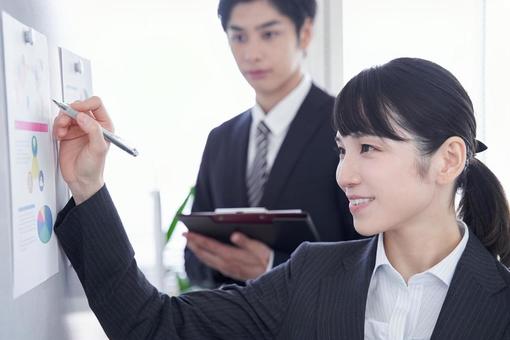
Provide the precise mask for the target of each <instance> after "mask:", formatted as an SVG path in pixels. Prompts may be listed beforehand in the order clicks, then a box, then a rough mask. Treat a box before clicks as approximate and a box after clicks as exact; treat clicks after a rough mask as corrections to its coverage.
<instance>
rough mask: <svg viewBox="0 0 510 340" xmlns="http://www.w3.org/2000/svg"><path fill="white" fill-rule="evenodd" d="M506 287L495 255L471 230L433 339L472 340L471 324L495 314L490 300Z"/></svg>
mask: <svg viewBox="0 0 510 340" xmlns="http://www.w3.org/2000/svg"><path fill="white" fill-rule="evenodd" d="M505 287H506V283H505V282H504V281H503V279H502V278H501V275H500V274H499V272H498V269H497V267H496V264H495V261H494V258H493V257H492V255H491V254H489V252H488V251H487V250H486V249H485V247H484V246H483V245H482V244H481V242H480V241H479V240H478V238H476V236H475V235H474V234H473V233H472V232H470V234H469V241H468V243H467V245H466V249H465V250H464V253H463V254H462V256H461V258H460V260H459V263H458V264H457V267H456V269H455V274H454V275H453V278H452V282H451V284H450V288H449V289H448V293H447V295H446V298H445V301H444V303H443V306H442V308H441V312H440V313H439V317H438V320H437V322H436V326H435V328H434V332H433V333H432V337H431V339H468V338H470V335H471V336H473V334H471V333H470V331H469V330H470V327H480V325H479V324H478V321H479V317H480V315H490V313H494V308H495V306H494V305H493V304H492V305H491V303H490V302H489V301H491V300H490V297H491V295H493V294H495V293H497V292H498V291H500V290H501V289H503V288H505ZM473 307H475V308H473ZM477 325H478V326H477Z"/></svg>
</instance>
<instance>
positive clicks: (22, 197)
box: [2, 12, 58, 298]
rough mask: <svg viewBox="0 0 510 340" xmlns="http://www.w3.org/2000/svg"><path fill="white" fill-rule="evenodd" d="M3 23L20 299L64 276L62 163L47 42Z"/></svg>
mask: <svg viewBox="0 0 510 340" xmlns="http://www.w3.org/2000/svg"><path fill="white" fill-rule="evenodd" d="M2 19H3V41H4V59H5V78H6V79H5V84H6V95H7V111H8V112H7V117H8V131H9V160H10V161H9V163H10V177H11V178H10V183H11V206H12V241H13V246H12V249H13V273H14V282H13V296H14V298H16V297H18V296H20V295H22V294H24V293H25V292H27V291H29V290H30V289H32V288H34V287H35V286H37V285H39V284H40V283H42V282H44V281H45V280H47V279H48V278H50V277H51V276H52V275H54V274H56V273H57V272H58V247H57V241H56V238H55V235H54V233H53V224H54V222H55V217H56V211H55V209H56V208H55V207H56V191H55V190H56V189H55V178H56V177H55V165H56V158H55V147H54V143H53V138H52V134H51V128H52V126H51V124H52V117H51V115H50V80H49V65H48V44H47V41H46V37H45V36H44V35H42V34H40V33H38V32H36V31H35V30H31V29H30V28H29V27H27V26H25V25H23V24H22V23H20V22H18V21H17V20H15V19H14V18H12V17H11V16H9V15H8V14H6V13H5V12H4V13H2ZM29 31H30V32H31V33H30V35H31V37H32V39H31V40H32V43H30V42H27V41H26V40H25V34H26V33H25V32H29Z"/></svg>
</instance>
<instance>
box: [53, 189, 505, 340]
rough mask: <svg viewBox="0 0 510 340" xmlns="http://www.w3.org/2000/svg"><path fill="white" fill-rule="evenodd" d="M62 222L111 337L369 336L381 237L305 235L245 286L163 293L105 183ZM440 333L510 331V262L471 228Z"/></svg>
mask: <svg viewBox="0 0 510 340" xmlns="http://www.w3.org/2000/svg"><path fill="white" fill-rule="evenodd" d="M55 232H56V234H57V236H58V238H59V240H60V242H61V244H62V247H63V249H64V251H65V252H66V254H67V256H68V257H69V259H70V261H71V263H72V264H73V267H74V268H75V270H76V272H77V273H78V276H79V278H80V280H81V282H82V284H83V286H84V289H85V292H86V294H87V297H88V300H89V304H90V307H91V308H92V310H93V311H94V313H95V314H96V316H97V318H98V319H99V321H100V323H101V325H102V326H103V328H104V330H105V332H106V334H107V335H108V336H109V337H110V338H111V339H123V340H126V339H229V340H231V339H317V340H319V339H320V340H326V339H335V340H339V339H346V340H356V339H363V337H364V336H363V331H364V314H365V305H366V297H367V291H368V286H369V281H370V277H371V274H372V270H373V266H374V262H375V253H376V248H377V238H372V239H366V240H359V241H349V242H338V243H315V244H313V243H304V244H302V245H301V246H300V247H299V248H298V249H297V250H296V251H295V252H294V254H293V255H292V256H291V258H290V260H289V261H288V262H286V263H284V264H282V265H280V266H278V267H276V268H275V269H273V270H272V271H271V272H269V273H268V274H266V275H263V276H262V277H260V278H259V279H257V280H254V281H250V282H249V283H248V284H247V286H246V287H239V286H235V285H230V286H226V287H224V288H222V289H220V290H214V291H202V292H195V293H190V294H186V295H181V296H179V297H168V296H166V295H164V294H161V293H159V292H158V291H157V290H156V289H155V288H154V287H153V286H152V285H150V283H149V282H148V281H147V280H146V279H145V277H144V276H143V274H142V273H141V272H140V270H139V269H138V267H137V265H136V261H135V259H134V252H133V250H132V248H131V245H130V243H129V240H128V239H127V236H126V234H125V232H124V229H123V227H122V222H121V221H120V218H119V216H118V214H117V212H116V210H115V207H114V205H113V202H112V201H111V198H110V196H109V194H108V191H107V189H106V187H103V188H102V189H101V190H100V191H99V192H98V193H96V194H95V195H94V196H93V197H91V198H90V199H89V200H87V201H86V202H84V203H82V204H81V205H79V206H74V203H73V201H72V200H71V201H70V202H69V204H68V205H67V206H66V207H65V208H64V209H63V210H62V211H61V212H60V214H59V216H58V218H57V222H56V226H55ZM432 339H435V340H438V339H441V340H443V339H444V340H446V339H448V340H456V339H458V340H479V339H490V340H508V339H510V272H509V271H508V269H506V268H505V267H504V266H502V265H501V264H500V263H499V262H498V261H497V260H496V259H495V258H494V257H493V256H492V255H491V254H489V252H488V251H487V250H486V249H485V248H484V247H483V246H482V244H481V243H480V241H479V240H478V239H477V238H476V236H475V235H473V234H470V235H469V241H468V244H467V246H466V249H465V251H464V253H463V255H462V257H461V259H460V261H459V263H458V265H457V268H456V270H455V274H454V276H453V279H452V282H451V285H450V289H449V291H448V294H447V296H446V299H445V301H444V304H443V307H442V309H441V312H440V315H439V318H438V321H437V323H436V326H435V329H434V332H433V335H432Z"/></svg>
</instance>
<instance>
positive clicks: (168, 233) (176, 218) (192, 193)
mask: <svg viewBox="0 0 510 340" xmlns="http://www.w3.org/2000/svg"><path fill="white" fill-rule="evenodd" d="M193 197H195V187H191V189H190V190H189V193H188V195H187V196H186V198H185V199H184V202H182V203H181V205H180V206H179V209H177V211H176V212H175V215H174V217H173V219H172V222H170V225H169V226H168V230H167V231H166V237H165V244H166V243H168V241H170V238H171V237H172V234H173V233H174V230H175V227H176V226H177V222H179V216H180V215H181V214H182V211H183V210H184V208H186V205H187V204H188V201H189V200H190V199H192V198H193Z"/></svg>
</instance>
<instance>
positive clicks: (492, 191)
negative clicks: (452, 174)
mask: <svg viewBox="0 0 510 340" xmlns="http://www.w3.org/2000/svg"><path fill="white" fill-rule="evenodd" d="M463 182H464V183H463V185H462V189H463V194H462V199H461V200H460V204H459V216H460V218H462V220H463V221H464V222H465V223H466V224H467V225H468V227H469V228H470V229H471V230H472V231H473V233H474V234H475V235H476V236H477V237H478V238H479V239H480V241H481V242H482V244H483V245H484V246H485V247H486V248H487V249H488V250H489V252H491V253H492V254H493V255H494V256H496V257H499V259H500V261H501V263H503V264H504V265H505V266H507V267H510V210H509V208H508V201H507V199H506V197H505V192H504V190H503V187H502V186H501V183H500V182H499V180H498V179H497V177H496V176H495V175H494V174H493V173H492V171H490V169H489V168H487V167H486V166H485V165H484V164H483V163H482V162H481V161H479V160H478V159H476V158H472V159H471V160H470V161H469V166H468V167H467V169H466V173H465V178H464V181H463Z"/></svg>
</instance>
